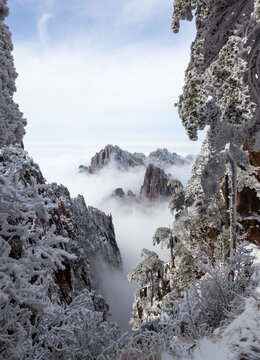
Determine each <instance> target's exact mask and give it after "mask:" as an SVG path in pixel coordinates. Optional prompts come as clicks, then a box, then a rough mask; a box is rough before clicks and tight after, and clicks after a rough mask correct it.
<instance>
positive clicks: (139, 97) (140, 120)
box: [15, 17, 189, 142]
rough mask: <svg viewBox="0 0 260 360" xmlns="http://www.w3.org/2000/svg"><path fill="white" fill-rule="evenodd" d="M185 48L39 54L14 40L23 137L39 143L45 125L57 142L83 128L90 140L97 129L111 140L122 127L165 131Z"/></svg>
mask: <svg viewBox="0 0 260 360" xmlns="http://www.w3.org/2000/svg"><path fill="white" fill-rule="evenodd" d="M46 19H47V17H46ZM44 23H45V20H44V21H43V24H44ZM176 52H177V53H178V56H176ZM188 52H189V51H188V50H187V49H186V48H184V47H181V46H180V47H178V48H177V49H176V48H174V49H167V48H162V49H156V48H153V47H149V46H147V47H137V46H135V47H131V46H128V47H125V48H121V49H119V50H114V51H111V52H103V51H102V52H100V51H97V50H96V49H93V48H91V47H89V48H84V47H83V46H82V45H80V44H76V46H71V47H70V48H68V47H62V48H56V49H53V48H52V49H49V50H45V51H44V52H39V51H37V48H35V47H29V46H28V44H20V45H16V48H15V62H16V67H17V70H18V72H19V77H18V80H17V87H18V93H17V94H16V100H17V102H18V103H19V105H20V108H21V110H22V111H23V112H24V113H25V116H26V117H27V119H28V134H29V137H30V141H34V142H35V141H37V138H38V141H39V142H41V141H43V140H45V141H46V139H47V138H48V137H49V136H52V135H53V132H52V131H54V132H56V134H57V137H56V141H57V142H66V141H67V142H69V141H72V142H77V141H80V140H79V138H80V137H81V141H83V137H82V134H83V133H84V134H85V137H86V141H89V140H90V139H93V136H96V137H97V140H98V137H99V136H100V135H101V133H102V131H103V133H104V132H107V133H111V134H113V135H115V134H116V133H117V132H118V140H117V142H119V141H120V138H121V134H122V132H125V133H127V132H128V131H130V132H131V131H132V132H136V133H137V134H138V135H140V129H142V128H143V127H148V128H149V131H151V132H153V127H154V126H157V127H158V126H159V124H160V126H161V130H160V131H164V132H165V133H168V130H167V126H168V124H169V123H171V122H172V121H173V119H174V118H176V119H177V115H176V110H175V109H173V106H172V104H173V103H174V102H175V101H176V99H177V98H178V94H179V93H180V92H181V87H182V84H183V74H184V69H185V65H186V63H187V61H188ZM176 123H177V122H176ZM164 128H165V130H163V129H164ZM39 129H41V133H39ZM66 129H67V130H66ZM179 129H181V125H180V122H179ZM141 131H143V130H141ZM155 131H156V132H157V134H156V136H158V141H160V134H158V130H157V129H156V130H155ZM48 133H50V134H48ZM58 133H59V134H58ZM52 140H53V141H54V138H53V137H52ZM147 140H148V139H147ZM175 140H177V139H175ZM178 140H179V139H178ZM111 141H114V140H109V139H108V140H107V142H111Z"/></svg>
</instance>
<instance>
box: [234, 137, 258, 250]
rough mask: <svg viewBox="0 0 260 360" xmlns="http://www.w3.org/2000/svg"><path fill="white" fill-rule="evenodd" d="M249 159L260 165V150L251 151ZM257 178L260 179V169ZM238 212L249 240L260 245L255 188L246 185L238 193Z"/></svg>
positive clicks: (252, 163) (254, 164) (247, 148)
mask: <svg viewBox="0 0 260 360" xmlns="http://www.w3.org/2000/svg"><path fill="white" fill-rule="evenodd" d="M244 150H248V151H249V144H248V141H246V142H245V144H244ZM249 160H250V164H251V165H253V166H254V167H260V151H258V152H255V151H249ZM252 176H254V175H252ZM256 178H257V180H258V181H260V169H258V172H257V175H256ZM237 212H238V214H239V215H240V216H241V217H242V220H241V221H240V224H241V225H242V226H243V227H244V229H246V232H247V234H248V240H249V241H250V242H252V243H255V244H256V245H260V199H259V197H257V195H256V192H255V190H253V189H249V188H247V187H245V188H244V189H243V190H242V191H241V192H239V193H238V196H237Z"/></svg>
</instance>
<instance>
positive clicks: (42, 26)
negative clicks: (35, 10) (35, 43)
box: [37, 13, 52, 45]
mask: <svg viewBox="0 0 260 360" xmlns="http://www.w3.org/2000/svg"><path fill="white" fill-rule="evenodd" d="M51 18H52V14H49V13H45V14H43V15H42V16H41V18H40V20H39V22H38V26H37V27H38V32H39V38H40V40H41V43H42V44H43V45H46V44H47V43H48V36H47V23H48V21H49V20H50V19H51Z"/></svg>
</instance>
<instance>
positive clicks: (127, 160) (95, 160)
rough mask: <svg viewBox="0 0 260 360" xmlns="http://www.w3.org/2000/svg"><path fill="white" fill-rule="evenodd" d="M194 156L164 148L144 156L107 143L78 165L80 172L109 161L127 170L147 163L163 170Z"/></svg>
mask: <svg viewBox="0 0 260 360" xmlns="http://www.w3.org/2000/svg"><path fill="white" fill-rule="evenodd" d="M194 158H195V156H194V155H188V156H186V157H182V156H180V155H178V154H176V153H174V152H173V153H170V152H169V151H168V150H167V149H165V148H164V149H157V150H156V151H153V152H151V153H150V154H149V155H148V156H146V155H145V154H143V153H138V152H134V153H130V152H129V151H127V150H122V149H121V148H120V147H119V146H117V145H115V146H113V145H110V144H109V145H106V146H105V148H104V149H102V150H100V151H99V152H97V153H96V154H95V155H94V156H93V157H92V159H91V163H90V165H89V166H85V165H80V166H79V170H80V172H87V173H89V174H94V173H97V172H98V171H99V170H101V169H103V168H104V167H105V166H107V165H108V164H110V163H111V162H114V164H115V165H116V166H117V167H118V168H119V169H122V170H127V169H129V168H131V167H136V166H144V167H147V166H148V165H149V164H152V165H154V166H156V167H159V168H161V169H163V170H165V169H166V168H168V167H170V166H172V165H176V166H183V165H189V164H191V163H192V162H193V160H194Z"/></svg>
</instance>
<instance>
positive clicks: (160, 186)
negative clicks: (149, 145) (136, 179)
mask: <svg viewBox="0 0 260 360" xmlns="http://www.w3.org/2000/svg"><path fill="white" fill-rule="evenodd" d="M168 181H169V177H168V175H166V173H165V172H164V170H162V169H160V168H158V167H156V166H154V165H152V164H149V165H148V166H147V169H146V172H145V176H144V182H143V185H142V187H141V191H140V195H141V197H146V198H148V199H150V200H153V199H158V198H159V197H168V196H171V194H172V191H171V188H170V186H168V185H167V184H168Z"/></svg>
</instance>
